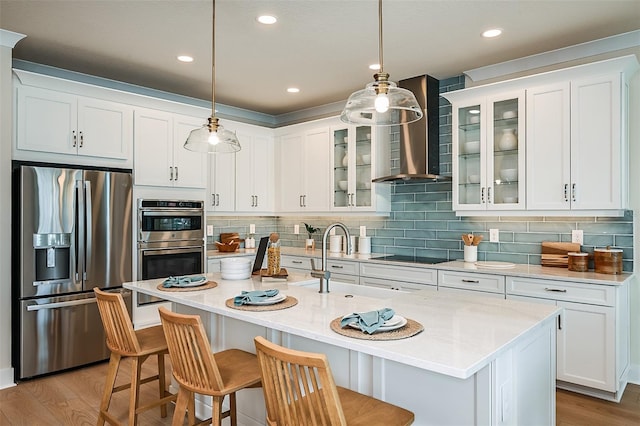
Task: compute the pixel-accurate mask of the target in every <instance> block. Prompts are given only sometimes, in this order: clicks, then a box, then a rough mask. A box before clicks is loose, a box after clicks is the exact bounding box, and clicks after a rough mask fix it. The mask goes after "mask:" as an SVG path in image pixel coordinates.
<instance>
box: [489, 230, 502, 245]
mask: <svg viewBox="0 0 640 426" xmlns="http://www.w3.org/2000/svg"><path fill="white" fill-rule="evenodd" d="M489 242H490V243H499V242H500V230H499V229H489Z"/></svg>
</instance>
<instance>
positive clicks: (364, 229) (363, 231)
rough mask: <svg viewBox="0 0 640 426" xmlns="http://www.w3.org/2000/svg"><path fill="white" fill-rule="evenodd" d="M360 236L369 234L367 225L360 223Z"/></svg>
mask: <svg viewBox="0 0 640 426" xmlns="http://www.w3.org/2000/svg"><path fill="white" fill-rule="evenodd" d="M360 236H361V237H366V236H367V227H366V226H364V225H360Z"/></svg>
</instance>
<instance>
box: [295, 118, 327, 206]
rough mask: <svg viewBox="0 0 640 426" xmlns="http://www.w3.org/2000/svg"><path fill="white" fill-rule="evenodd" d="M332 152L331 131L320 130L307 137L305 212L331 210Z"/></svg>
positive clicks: (304, 162) (305, 144) (310, 133)
mask: <svg viewBox="0 0 640 426" xmlns="http://www.w3.org/2000/svg"><path fill="white" fill-rule="evenodd" d="M330 152H331V146H330V140H329V129H318V130H315V131H311V132H308V133H307V134H306V135H305V143H304V157H303V158H304V161H303V164H304V169H303V173H304V185H305V186H304V188H305V191H304V192H303V195H304V199H303V206H304V207H303V209H304V210H307V211H317V212H326V211H328V210H329V205H330V204H329V182H330V175H329V167H328V166H329V164H331V162H330V161H329V153H330ZM297 179H299V177H298V178H297Z"/></svg>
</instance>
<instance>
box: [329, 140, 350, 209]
mask: <svg viewBox="0 0 640 426" xmlns="http://www.w3.org/2000/svg"><path fill="white" fill-rule="evenodd" d="M349 130H350V128H349V127H341V128H338V129H332V131H331V138H332V145H333V154H332V158H333V162H332V166H331V170H332V171H333V174H332V176H331V185H332V188H333V191H332V197H331V199H332V200H331V208H332V210H336V211H339V210H345V211H346V210H348V209H349V207H350V206H351V199H352V195H351V191H350V187H349V186H350V185H349V184H350V182H349V163H350V161H349V160H350V158H349V156H350V151H349V145H350V143H349V133H350V131H349Z"/></svg>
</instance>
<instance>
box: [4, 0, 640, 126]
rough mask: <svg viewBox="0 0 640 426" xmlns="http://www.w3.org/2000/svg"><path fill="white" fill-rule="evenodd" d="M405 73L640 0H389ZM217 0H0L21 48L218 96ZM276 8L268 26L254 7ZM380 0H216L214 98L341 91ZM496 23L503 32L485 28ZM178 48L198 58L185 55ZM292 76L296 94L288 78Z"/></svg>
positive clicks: (580, 38) (487, 58)
mask: <svg viewBox="0 0 640 426" xmlns="http://www.w3.org/2000/svg"><path fill="white" fill-rule="evenodd" d="M383 8H384V13H383V22H384V65H385V71H387V72H389V73H390V74H391V79H392V80H394V81H398V80H400V79H405V78H409V77H413V76H416V75H420V74H429V75H432V76H434V77H436V78H439V79H442V78H447V77H452V76H456V75H460V74H462V72H463V71H465V70H469V69H473V68H477V67H481V66H486V65H490V64H495V63H498V62H502V61H507V60H511V59H516V58H520V57H523V56H528V55H532V54H536V53H541V52H545V51H549V50H554V49H558V48H562V47H566V46H571V45H575V44H579V43H583V42H586V41H591V40H596V39H600V38H604V37H608V36H611V35H616V34H621V33H625V32H628V31H632V30H637V29H640V0H623V1H618V0H599V1H582V0H555V1H554V0H537V1H521V0H504V1H498V0H492V1H486V0H476V1H458V0H385V1H384V3H383ZM211 11H212V6H211V0H44V1H40V0H0V28H2V29H5V30H10V31H15V32H19V33H22V34H26V35H27V37H26V38H25V39H23V40H22V41H20V42H19V43H18V44H17V45H16V48H15V49H14V57H15V58H18V59H23V60H27V61H32V62H36V63H40V64H45V65H51V66H55V67H59V68H64V69H69V70H73V71H78V72H82V73H86V74H90V75H96V76H100V77H105V78H110V79H114V80H118V81H124V82H127V83H132V84H137V85H141V86H145V87H151V88H155V89H160V90H165V91H168V92H173V93H178V94H182V95H186V96H191V97H195V98H200V99H206V100H210V99H211V29H212V26H211ZM265 13H268V14H273V15H276V16H277V17H278V19H279V21H278V23H277V24H276V25H273V26H264V25H260V24H258V23H257V22H256V21H255V17H256V16H257V15H259V14H265ZM377 13H378V8H377V1H376V0H217V3H216V101H217V102H219V103H222V104H226V105H230V106H235V107H240V108H246V109H249V110H253V111H259V112H263V113H267V114H273V115H278V114H283V113H287V112H291V111H296V110H300V109H303V108H309V107H314V106H319V105H324V104H328V103H331V102H336V101H342V100H346V98H347V97H348V96H349V94H350V93H351V92H353V91H355V90H358V89H361V88H363V87H364V85H365V84H366V83H368V82H370V81H372V74H373V72H372V71H370V70H369V69H368V68H367V67H368V65H369V64H371V63H376V62H378V18H377ZM489 27H500V28H503V29H504V33H503V35H502V36H501V37H499V38H496V39H483V38H481V37H480V33H481V32H482V31H483V30H485V29H487V28H489ZM178 54H190V55H192V56H194V57H195V58H196V60H195V62H193V63H191V64H183V63H179V62H178V61H177V60H176V56H177V55H178ZM289 86H296V87H299V88H300V89H301V92H300V93H298V94H288V93H287V92H286V88H287V87H289Z"/></svg>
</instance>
